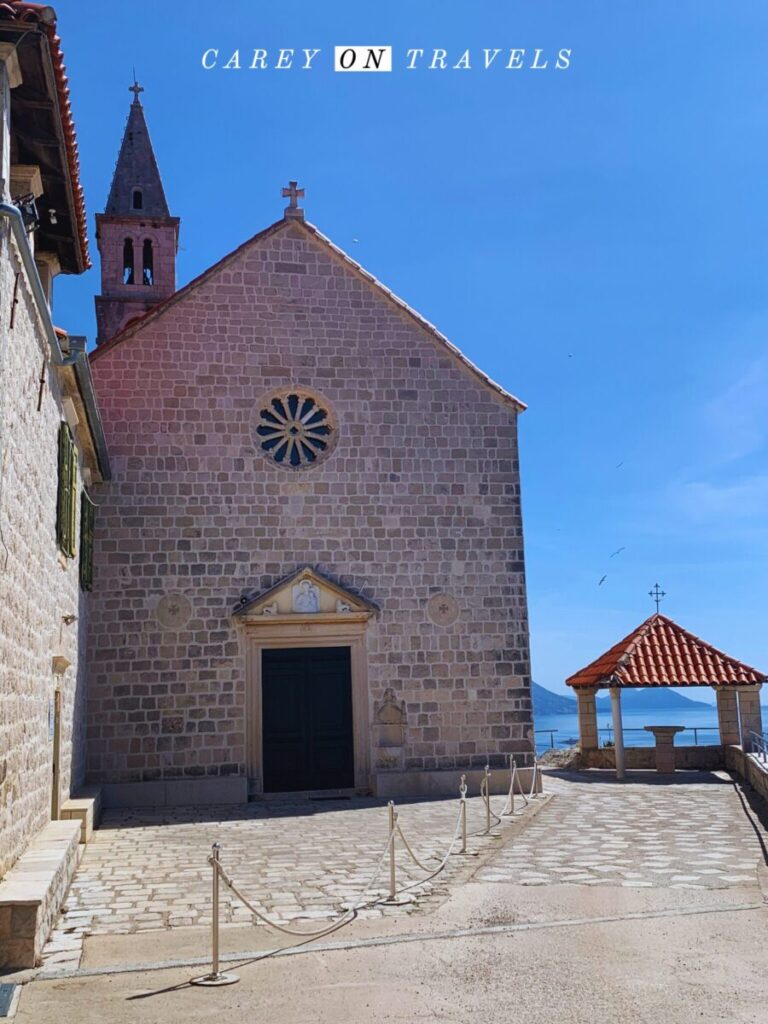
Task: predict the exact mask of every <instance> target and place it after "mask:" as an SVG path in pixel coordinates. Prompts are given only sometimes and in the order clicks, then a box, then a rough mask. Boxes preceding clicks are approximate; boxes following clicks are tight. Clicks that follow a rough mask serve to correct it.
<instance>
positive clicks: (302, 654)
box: [261, 647, 354, 793]
mask: <svg viewBox="0 0 768 1024" xmlns="http://www.w3.org/2000/svg"><path fill="white" fill-rule="evenodd" d="M261 680H262V681H261V708H262V737H263V757H264V792H265V793H287V792H296V791H297V790H304V789H347V788H350V787H352V786H354V763H353V745H352V670H351V661H350V649H349V647H291V648H286V649H275V650H264V651H262V663H261Z"/></svg>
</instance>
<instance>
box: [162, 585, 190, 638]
mask: <svg viewBox="0 0 768 1024" xmlns="http://www.w3.org/2000/svg"><path fill="white" fill-rule="evenodd" d="M155 614H156V615H157V621H158V622H159V623H160V625H161V626H165V628H166V629H180V628H181V627H182V626H185V625H186V624H187V622H189V619H190V617H191V615H192V604H191V603H190V601H189V598H187V597H185V596H184V595H183V594H166V595H165V596H164V597H161V598H160V600H159V601H158V603H157V610H156V613H155Z"/></svg>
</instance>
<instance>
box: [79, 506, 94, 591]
mask: <svg viewBox="0 0 768 1024" xmlns="http://www.w3.org/2000/svg"><path fill="white" fill-rule="evenodd" d="M95 520H96V506H95V505H94V503H93V502H92V501H91V499H90V498H89V497H88V495H87V494H86V493H85V491H82V492H81V494H80V586H81V588H82V589H83V590H92V589H93V528H94V524H95Z"/></svg>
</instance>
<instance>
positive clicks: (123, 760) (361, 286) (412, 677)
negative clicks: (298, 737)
mask: <svg viewBox="0 0 768 1024" xmlns="http://www.w3.org/2000/svg"><path fill="white" fill-rule="evenodd" d="M92 365H93V372H94V377H95V380H96V388H97V393H98V396H99V401H100V405H101V409H102V415H103V420H104V426H105V432H106V435H107V442H108V444H109V448H110V455H111V460H112V466H113V480H112V481H111V482H110V483H108V484H105V485H102V486H100V487H99V489H98V497H97V500H98V502H99V503H100V506H101V508H100V516H99V522H98V528H97V543H96V558H95V564H96V570H95V571H96V580H95V589H94V594H93V601H94V607H93V614H92V618H91V623H92V626H91V633H90V640H91V644H90V678H89V713H88V737H89V741H88V756H89V768H88V773H89V777H90V778H91V779H92V780H94V781H99V782H129V781H144V780H161V779H173V778H184V777H186V778H195V777H199V776H208V777H211V776H221V775H242V774H244V773H245V772H246V740H245V734H246V722H245V677H246V673H245V662H244V650H243V647H242V646H241V644H240V643H239V641H238V636H237V633H236V630H235V628H234V625H233V621H232V618H231V613H232V610H233V608H234V607H235V605H236V604H237V602H238V600H239V598H240V596H241V594H242V592H243V591H244V590H257V591H258V590H262V589H266V588H267V587H270V586H272V585H273V584H275V583H276V582H277V581H279V580H280V579H281V578H283V577H284V576H286V575H287V574H289V573H291V572H293V571H294V570H296V569H297V568H299V567H301V566H304V565H307V564H311V565H314V566H316V567H317V568H319V570H320V571H321V572H322V573H324V574H325V575H327V576H329V577H330V578H332V579H336V580H339V581H342V582H343V583H344V585H345V586H347V587H348V588H349V589H351V590H353V591H357V592H363V593H364V595H365V596H366V597H367V598H368V599H369V600H371V601H373V602H374V603H375V604H376V605H377V606H378V607H379V609H380V611H379V613H378V615H377V616H376V618H375V622H374V623H373V624H372V625H371V628H370V629H369V630H368V639H367V643H368V651H367V654H368V676H369V685H370V705H371V708H370V710H371V715H370V718H371V721H372V720H373V705H374V702H375V701H381V700H382V699H383V696H384V692H385V690H386V689H387V688H392V689H393V691H394V695H395V698H396V699H397V700H398V701H400V700H404V701H405V704H406V723H405V742H404V750H403V766H404V768H405V769H406V770H410V771H422V770H437V769H456V768H463V767H469V766H477V767H480V766H482V765H483V764H484V763H485V762H486V759H489V760H490V762H491V764H492V765H500V764H502V763H503V762H504V761H505V758H506V755H507V754H509V753H514V754H515V756H516V757H517V759H518V762H519V763H520V764H521V765H523V764H526V763H530V758H531V756H532V752H533V746H532V713H531V697H530V668H529V653H528V622H527V611H526V594H525V575H524V562H523V536H522V522H521V511H520V487H519V467H518V452H517V423H516V419H517V416H516V411H515V409H514V407H513V406H512V405H511V404H509V403H505V402H504V401H503V400H502V399H501V398H500V397H499V396H497V395H494V394H493V393H492V392H491V390H490V388H489V387H487V386H486V385H485V384H483V383H482V382H481V381H480V380H479V379H478V377H477V376H476V375H474V374H473V373H472V371H471V370H469V369H468V368H467V367H466V366H464V365H461V364H460V362H459V360H458V358H457V357H456V356H455V355H453V354H452V353H451V352H450V350H449V349H448V348H447V347H445V346H444V345H442V344H440V343H439V342H438V341H437V340H436V339H435V338H433V337H430V336H429V335H428V333H427V332H426V331H425V330H424V329H423V328H422V327H420V326H418V324H417V323H416V322H415V321H414V319H413V318H412V317H411V316H410V315H409V314H408V313H407V312H405V311H404V310H402V309H400V308H399V307H398V306H397V305H396V304H395V303H394V302H392V301H390V300H389V299H387V298H386V297H384V296H383V295H382V293H381V292H380V291H379V290H378V289H376V288H375V287H374V286H373V285H372V284H371V283H370V282H369V281H367V280H365V279H364V278H363V277H362V276H361V275H360V274H357V273H356V272H354V271H353V270H351V269H350V267H349V265H348V264H346V263H345V262H343V261H342V260H341V259H340V258H339V257H338V256H336V255H334V254H333V253H332V251H331V250H330V249H329V248H328V247H327V246H325V245H324V244H323V243H321V242H320V241H318V240H317V239H316V238H315V237H312V236H311V235H310V234H309V232H308V230H307V229H306V228H305V227H303V226H301V225H298V224H287V225H283V226H281V227H280V228H278V229H276V230H275V231H273V232H272V233H267V234H266V237H264V238H261V239H258V240H256V241H255V242H254V243H253V244H252V245H249V246H245V247H243V248H242V249H241V250H239V251H238V253H237V254H235V255H234V256H233V258H232V259H231V260H230V261H224V263H223V264H222V265H221V266H220V267H219V268H218V269H217V270H216V271H215V272H214V273H213V275H212V276H210V277H209V278H208V279H207V280H204V281H203V282H202V283H200V284H198V285H197V286H196V287H195V288H193V289H192V290H190V291H189V292H187V293H186V294H184V293H182V296H181V297H180V298H178V299H177V300H176V301H175V302H173V303H171V304H170V305H168V306H166V307H165V310H164V312H163V313H162V314H161V315H159V316H158V317H157V318H150V320H149V321H148V322H145V323H144V325H143V326H141V327H139V328H137V329H136V330H135V331H134V332H133V333H131V332H130V331H129V332H128V334H127V336H126V337H124V339H123V340H121V341H120V342H119V344H117V345H116V346H111V347H110V346H109V345H107V346H106V347H102V348H100V349H99V350H97V352H96V353H95V355H94V357H93V363H92ZM287 385H292V386H305V387H308V388H311V389H315V390H316V391H317V392H318V393H319V395H320V396H321V397H322V399H323V400H324V401H326V400H327V402H329V403H330V406H331V408H332V410H333V412H334V414H335V416H336V417H337V418H338V423H339V439H338V444H337V445H336V448H335V450H334V451H333V454H332V455H331V456H330V457H329V458H327V459H326V460H325V461H323V462H322V463H321V464H318V465H316V466H313V467H311V468H310V469H307V470H306V471H290V470H287V469H285V468H282V467H280V466H277V465H275V464H274V463H273V462H272V461H271V460H270V459H269V458H268V457H266V456H265V455H264V454H263V453H262V451H261V450H260V447H259V445H258V440H259V439H258V438H257V435H256V432H255V431H256V424H257V416H258V412H259V409H260V408H262V406H263V401H262V400H263V399H264V398H265V396H269V395H270V393H271V392H272V390H273V389H278V388H281V387H284V386H287ZM443 594H445V595H448V598H449V600H448V601H447V602H445V603H446V605H447V607H449V609H453V607H454V606H453V602H455V610H456V611H457V612H458V615H457V617H456V619H455V621H452V612H451V614H447V615H446V618H445V621H443V623H442V624H439V623H438V622H436V621H434V619H435V617H437V618H438V619H439V616H440V615H441V614H443V613H442V612H440V611H439V610H438V611H437V612H435V611H434V609H433V613H432V615H430V609H429V608H428V602H429V600H430V598H433V597H435V596H436V595H443ZM168 595H175V596H174V598H173V608H174V609H176V611H178V609H179V608H181V609H182V615H181V619H179V620H176V619H174V615H170V616H169V615H168V614H166V613H167V612H168V610H169V608H170V606H169V605H168V604H167V602H166V605H162V604H161V602H162V599H163V598H164V597H166V596H168ZM182 598H183V599H184V600H181V599H182ZM187 602H188V604H187ZM185 609H187V610H188V611H187V612H185V611H184V610H185ZM174 614H175V613H174ZM449 620H451V621H449ZM169 621H170V624H169Z"/></svg>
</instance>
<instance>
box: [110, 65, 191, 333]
mask: <svg viewBox="0 0 768 1024" xmlns="http://www.w3.org/2000/svg"><path fill="white" fill-rule="evenodd" d="M128 91H129V92H131V93H133V102H132V103H131V105H130V107H129V109H128V123H127V124H126V126H125V132H124V134H123V141H122V145H121V146H120V154H119V156H118V158H117V164H116V166H115V173H114V177H113V178H112V187H111V188H110V190H109V198H108V199H107V205H106V207H105V209H104V212H103V213H99V214H97V215H96V238H97V241H98V245H99V255H100V256H101V294H100V295H98V296H97V297H96V322H97V325H98V334H97V343H98V344H99V345H101V344H102V343H103V342H105V341H108V340H109V339H110V338H113V337H114V336H115V335H116V334H118V333H119V332H120V331H121V330H122V328H123V327H124V326H125V325H126V323H127V322H128V321H129V320H131V319H133V318H134V317H136V316H141V314H142V313H146V312H147V310H149V309H151V308H152V307H153V306H156V305H157V303H158V302H162V300H163V299H167V298H168V297H169V296H170V295H173V293H174V292H175V291H176V250H177V248H178V236H179V218H178V217H172V216H171V214H170V212H169V210H168V203H167V202H166V199H165V192H164V190H163V183H162V181H161V179H160V171H159V170H158V167H157V161H156V159H155V152H154V150H153V148H152V142H151V140H150V137H149V130H148V128H147V122H146V119H145V112H144V107H143V106H142V104H141V102H140V100H139V95H140V94H141V93H142V92H144V87H143V86H141V85H139V83H138V81H137V80H136V74H135V72H134V76H133V85H130V86H129V87H128Z"/></svg>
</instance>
